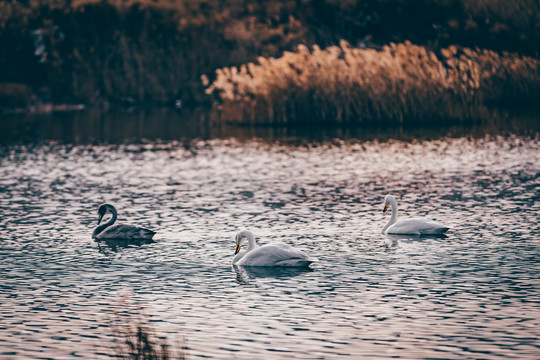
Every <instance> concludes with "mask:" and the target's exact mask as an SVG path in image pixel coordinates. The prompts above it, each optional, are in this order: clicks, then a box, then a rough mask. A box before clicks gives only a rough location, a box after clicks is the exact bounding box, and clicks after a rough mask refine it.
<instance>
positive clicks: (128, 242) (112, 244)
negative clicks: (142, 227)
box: [95, 239, 156, 255]
mask: <svg viewBox="0 0 540 360" xmlns="http://www.w3.org/2000/svg"><path fill="white" fill-rule="evenodd" d="M95 241H96V242H97V245H98V251H99V252H100V253H102V254H105V255H107V254H109V253H110V252H111V251H112V252H114V253H117V252H120V251H121V250H122V249H127V248H133V247H140V246H143V245H146V244H153V243H155V242H156V241H154V240H152V239H101V240H99V239H96V240H95Z"/></svg>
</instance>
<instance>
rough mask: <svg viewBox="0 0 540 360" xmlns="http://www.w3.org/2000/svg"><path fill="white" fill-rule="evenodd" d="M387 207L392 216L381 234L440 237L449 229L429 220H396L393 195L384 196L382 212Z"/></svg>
mask: <svg viewBox="0 0 540 360" xmlns="http://www.w3.org/2000/svg"><path fill="white" fill-rule="evenodd" d="M389 206H391V207H392V216H391V218H390V220H389V221H388V223H386V225H385V226H384V227H383V229H382V233H383V234H405V235H441V234H444V233H445V232H446V231H448V229H450V228H449V227H447V226H445V225H443V224H441V223H438V222H436V221H433V220H430V219H424V218H411V219H402V220H398V205H397V201H396V198H395V197H394V196H393V195H386V197H385V199H384V210H383V212H386V210H387V209H388V207H389Z"/></svg>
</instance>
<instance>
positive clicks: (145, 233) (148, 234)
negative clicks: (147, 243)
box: [139, 228, 156, 239]
mask: <svg viewBox="0 0 540 360" xmlns="http://www.w3.org/2000/svg"><path fill="white" fill-rule="evenodd" d="M139 234H140V235H141V239H152V238H153V237H154V235H156V232H155V231H152V230H148V229H144V228H141V229H140V231H139Z"/></svg>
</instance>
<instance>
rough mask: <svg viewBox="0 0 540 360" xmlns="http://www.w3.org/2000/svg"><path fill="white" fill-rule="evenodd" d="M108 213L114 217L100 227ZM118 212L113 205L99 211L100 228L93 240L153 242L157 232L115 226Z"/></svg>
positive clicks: (126, 226) (104, 205) (95, 232)
mask: <svg viewBox="0 0 540 360" xmlns="http://www.w3.org/2000/svg"><path fill="white" fill-rule="evenodd" d="M107 213H110V214H111V215H112V217H111V219H110V220H109V221H107V222H106V223H105V224H101V225H99V223H100V222H101V219H103V216H104V215H105V214H107ZM116 217H117V212H116V209H115V208H114V206H112V205H111V204H103V205H101V206H100V207H99V209H98V225H99V226H98V227H97V228H95V230H94V232H93V233H92V238H94V239H96V240H105V239H117V240H143V239H144V240H152V237H153V236H154V235H155V234H156V233H155V231H152V230H148V229H144V228H140V227H137V226H133V225H113V224H114V222H115V221H116Z"/></svg>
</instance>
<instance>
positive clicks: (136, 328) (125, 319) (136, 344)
mask: <svg viewBox="0 0 540 360" xmlns="http://www.w3.org/2000/svg"><path fill="white" fill-rule="evenodd" d="M110 327H111V329H112V333H113V336H114V339H115V342H114V350H113V351H114V355H115V356H116V357H117V358H119V359H123V360H172V359H177V360H185V359H187V357H186V354H185V345H184V344H180V343H179V344H177V346H175V347H171V346H170V345H169V344H168V343H167V340H166V338H164V337H158V336H157V335H156V333H155V332H154V330H153V329H152V326H151V325H150V324H149V320H148V318H147V317H146V316H145V315H144V312H143V310H142V309H141V308H140V307H139V306H138V305H136V304H133V303H130V301H129V295H124V296H123V297H122V299H121V300H120V301H119V303H118V305H117V309H116V310H115V312H114V314H113V319H112V320H111V324H110Z"/></svg>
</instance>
